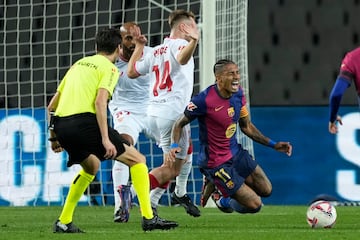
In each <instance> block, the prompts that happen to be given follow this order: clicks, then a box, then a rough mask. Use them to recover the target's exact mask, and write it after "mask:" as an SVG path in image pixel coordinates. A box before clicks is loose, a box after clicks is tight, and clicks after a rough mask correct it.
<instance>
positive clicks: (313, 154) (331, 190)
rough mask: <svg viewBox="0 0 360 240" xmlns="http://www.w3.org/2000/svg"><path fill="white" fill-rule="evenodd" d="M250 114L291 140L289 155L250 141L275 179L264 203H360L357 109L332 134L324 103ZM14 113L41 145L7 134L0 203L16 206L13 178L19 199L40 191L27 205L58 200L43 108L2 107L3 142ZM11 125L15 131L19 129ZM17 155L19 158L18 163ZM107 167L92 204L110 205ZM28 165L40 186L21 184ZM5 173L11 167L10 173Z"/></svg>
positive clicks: (145, 147) (61, 167)
mask: <svg viewBox="0 0 360 240" xmlns="http://www.w3.org/2000/svg"><path fill="white" fill-rule="evenodd" d="M251 113H252V121H253V123H254V124H255V125H256V126H257V127H258V129H260V130H261V131H262V132H263V133H264V134H265V135H266V136H269V137H270V138H272V139H273V140H276V141H289V142H291V144H292V145H293V155H292V156H291V157H288V156H287V155H285V154H283V153H279V152H277V151H274V150H273V149H271V148H269V147H266V146H262V145H260V144H257V143H254V150H255V157H256V158H257V160H258V162H259V164H260V165H261V166H262V168H263V169H264V171H265V172H266V173H267V175H268V177H269V178H270V180H271V182H272V183H273V194H272V196H270V197H269V198H266V199H264V203H265V204H307V203H308V202H309V201H311V200H312V199H313V198H315V197H316V196H317V195H319V194H328V195H331V196H334V197H336V198H338V199H339V200H342V201H360V183H358V182H357V176H358V174H359V166H360V159H359V157H358V156H359V153H360V137H359V129H360V121H359V120H360V115H359V113H358V108H357V107H342V108H341V114H342V115H343V117H344V125H343V126H342V127H341V128H340V132H339V134H337V135H331V134H330V133H329V132H328V129H327V127H328V109H327V107H252V108H251ZM5 114H7V116H8V117H6V115H5ZM14 116H20V117H26V119H28V120H29V121H30V122H34V125H33V126H34V128H35V129H36V128H39V130H38V131H37V132H35V133H34V134H35V136H34V139H35V137H39V138H40V142H39V146H40V147H39V148H35V149H38V150H36V152H30V150H27V151H26V150H24V149H25V148H24V141H25V138H24V133H23V132H22V130H19V131H15V132H14V134H12V135H13V136H10V138H8V139H14V140H13V144H14V149H11V150H10V154H8V155H4V156H3V157H2V159H1V160H0V161H1V162H2V167H3V168H4V166H5V170H4V169H1V172H3V174H2V175H3V176H2V177H3V178H2V180H1V182H0V205H13V204H14V203H12V202H11V200H9V199H8V198H9V197H6V196H5V194H4V193H5V192H7V184H8V182H11V181H9V180H6V181H5V180H4V179H10V180H11V179H14V182H13V184H12V185H13V186H12V188H11V189H14V191H15V190H16V191H17V194H19V195H18V198H20V197H21V194H25V192H26V191H27V190H26V189H25V185H27V186H28V187H29V189H36V192H37V191H38V194H37V195H35V197H34V199H31V200H28V201H27V203H26V204H25V205H58V204H61V203H62V201H63V197H60V198H59V199H58V200H54V199H52V200H49V198H47V200H45V197H44V196H45V195H44V192H45V188H46V187H49V186H48V184H50V188H52V186H51V184H55V183H57V179H56V178H55V179H54V177H52V176H54V175H51V174H49V175H48V172H47V171H49V168H48V167H49V164H55V165H56V166H58V167H57V168H55V170H56V169H58V170H56V171H59V172H66V171H67V169H66V167H65V162H66V156H65V155H64V156H63V158H62V160H61V158H60V160H58V161H56V160H55V161H54V160H53V162H50V161H49V159H48V158H49V156H51V155H49V151H50V150H49V148H47V147H45V146H46V145H45V143H46V139H47V131H46V130H45V129H46V124H45V121H44V116H45V110H44V109H36V110H29V109H28V110H21V111H19V110H15V109H14V110H11V111H8V112H5V111H0V124H1V127H2V129H1V131H0V135H2V136H1V138H2V140H3V141H4V139H5V142H6V136H4V134H6V133H5V131H4V129H6V126H7V125H6V124H18V123H17V121H15V122H12V123H11V122H9V120H10V118H12V117H14ZM354 116H355V117H354ZM19 126H20V125H19ZM192 127H193V132H192V134H193V141H194V161H193V164H194V178H195V179H196V181H195V182H190V183H189V185H188V191H189V193H192V192H195V194H190V196H191V197H192V198H193V199H194V201H195V202H196V203H197V204H199V200H200V195H199V193H200V191H201V185H202V181H201V174H200V172H199V170H198V168H197V167H196V158H197V151H198V144H197V136H198V132H197V131H198V130H197V127H196V123H195V124H193V126H192ZM13 128H15V129H16V128H17V127H13ZM24 131H25V130H24ZM31 139H32V138H30V143H31ZM141 141H142V142H143V143H142V144H141V145H140V151H141V152H143V153H144V154H146V155H148V156H152V157H153V161H154V166H157V165H159V164H161V161H162V155H161V150H160V149H159V148H157V147H156V146H153V149H152V152H150V147H149V142H148V141H147V140H146V139H145V138H144V137H143V136H142V139H141ZM5 144H7V143H5ZM5 144H3V146H5V148H3V150H1V151H2V152H4V149H6V148H8V149H10V148H11V146H10V145H8V146H6V145H5ZM28 144H29V143H28ZM35 147H36V146H35ZM20 159H21V161H19V160H20ZM59 161H60V163H59ZM111 165H112V163H111V161H105V162H103V164H102V172H100V173H99V174H98V176H97V179H98V180H100V181H102V182H103V183H104V184H103V185H102V187H101V189H100V190H99V189H96V184H95V187H94V189H95V190H94V189H93V190H92V192H93V193H94V197H93V199H91V202H92V203H94V204H97V203H98V204H102V203H104V202H105V203H106V204H112V203H113V199H112V184H111V174H110V173H111ZM7 166H10V168H8V169H10V170H6V167H7ZM32 166H35V167H36V168H35V169H38V170H37V171H34V172H35V174H38V175H39V176H32V175H31V174H30V173H29V175H28V176H31V178H28V179H32V178H33V179H40V185H41V186H40V187H32V186H31V182H32V180H27V182H28V183H24V181H25V180H24V179H26V178H25V177H24V175H23V174H24V172H26V171H27V170H26V168H28V169H29V167H32ZM150 168H151V166H150ZM9 171H13V173H12V172H9ZM48 176H49V177H48ZM56 176H57V175H56ZM49 178H52V179H51V181H49ZM63 178H66V180H65V181H64V180H62V182H61V183H59V185H60V189H63V190H62V191H63V193H64V195H65V194H66V192H67V182H70V179H69V178H68V175H67V176H64V177H63ZM10 185H11V183H10ZM22 187H24V188H23V189H24V190H23V191H20V190H21V188H22ZM57 187H58V186H57ZM98 187H100V186H98ZM194 188H195V189H194ZM19 189H20V190H19ZM32 191H34V190H32ZM99 191H100V192H99ZM100 193H103V194H105V195H106V197H105V199H104V198H103V197H101V195H99V194H100ZM31 196H32V195H31ZM28 199H29V197H28ZM168 200H169V198H168V197H167V196H164V197H163V199H162V203H163V204H167V203H168ZM85 203H86V202H85ZM18 204H19V203H18ZM20 204H21V203H20Z"/></svg>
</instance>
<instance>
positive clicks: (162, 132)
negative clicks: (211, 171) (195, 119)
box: [149, 117, 191, 159]
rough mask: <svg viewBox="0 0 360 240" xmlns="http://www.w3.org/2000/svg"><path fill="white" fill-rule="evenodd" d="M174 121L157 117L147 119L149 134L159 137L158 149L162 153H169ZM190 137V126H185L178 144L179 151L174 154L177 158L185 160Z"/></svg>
mask: <svg viewBox="0 0 360 240" xmlns="http://www.w3.org/2000/svg"><path fill="white" fill-rule="evenodd" d="M174 123H175V120H169V119H165V118H159V117H149V128H150V132H153V133H155V134H156V135H157V136H160V137H159V147H161V148H162V150H163V152H164V153H168V152H169V151H170V144H171V130H172V126H173V124H174ZM190 137H191V133H190V124H187V125H186V126H185V127H184V128H183V131H182V133H181V138H180V141H179V142H178V144H179V147H180V148H181V151H180V152H179V153H178V154H176V157H177V158H180V159H185V158H186V155H187V151H188V148H189V139H190Z"/></svg>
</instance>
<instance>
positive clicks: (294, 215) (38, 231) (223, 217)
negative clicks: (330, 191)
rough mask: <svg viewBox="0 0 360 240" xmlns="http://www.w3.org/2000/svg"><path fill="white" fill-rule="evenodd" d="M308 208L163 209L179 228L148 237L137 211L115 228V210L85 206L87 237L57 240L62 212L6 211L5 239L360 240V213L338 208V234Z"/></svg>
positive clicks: (0, 213) (81, 216) (80, 215)
mask: <svg viewBox="0 0 360 240" xmlns="http://www.w3.org/2000/svg"><path fill="white" fill-rule="evenodd" d="M306 209H307V206H270V205H268V206H266V205H265V206H264V207H263V208H262V210H261V212H260V213H257V214H252V215H251V214H246V215H243V214H237V213H231V214H226V213H222V212H220V211H219V210H218V209H217V208H201V217H198V218H194V217H191V216H189V215H187V214H186V213H185V211H184V209H183V208H182V207H159V209H158V212H159V215H160V216H161V217H163V218H168V219H169V220H174V221H177V222H178V223H179V227H178V228H175V229H172V230H168V231H161V230H154V231H152V232H143V231H142V229H141V226H140V214H139V208H138V207H134V208H132V209H131V216H130V220H129V222H128V223H114V222H113V219H112V214H113V207H112V206H106V207H99V206H79V207H77V209H76V211H75V216H74V223H75V224H76V225H77V226H78V227H80V228H81V229H82V230H84V231H86V233H85V234H55V233H52V224H53V223H54V221H55V220H56V218H57V217H58V215H59V213H60V211H61V207H54V206H51V207H0V239H6V240H9V239H18V240H20V239H21V240H23V239H36V240H37V239H46V240H47V239H84V240H85V239H86V240H92V239H94V240H99V239H110V240H115V239H136V240H137V239H144V240H147V239H149V240H162V239H176V240H184V239H195V240H202V239H204V240H207V239H216V240H229V239H246V240H250V239H257V240H259V239H261V240H264V239H276V240H278V239H291V240H302V239H304V240H305V239H306V240H309V239H316V240H319V239H326V240H329V239H359V238H360V207H350V206H338V207H336V210H337V213H338V218H337V221H336V224H335V226H334V228H332V229H311V228H310V227H309V226H308V224H307V223H306V217H305V215H306Z"/></svg>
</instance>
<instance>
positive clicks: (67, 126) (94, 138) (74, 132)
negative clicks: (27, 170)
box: [54, 113, 129, 167]
mask: <svg viewBox="0 0 360 240" xmlns="http://www.w3.org/2000/svg"><path fill="white" fill-rule="evenodd" d="M54 131H55V133H56V137H57V139H58V141H59V143H60V144H61V146H62V147H63V148H64V149H65V150H66V152H67V153H68V154H69V161H68V163H67V166H68V167H70V166H71V165H73V164H79V163H81V162H82V161H83V160H85V159H86V158H87V157H88V156H89V155H90V154H94V155H96V156H97V157H98V158H99V159H100V160H101V161H102V160H105V159H104V155H105V148H104V146H103V144H102V140H101V134H100V129H99V125H98V123H97V120H96V115H95V114H93V113H81V114H75V115H71V116H68V117H55V121H54ZM109 138H110V141H111V142H112V143H113V144H114V145H115V147H116V150H117V155H118V156H119V155H121V154H122V153H124V152H125V147H124V145H123V144H124V143H125V144H127V145H129V143H128V142H127V141H126V140H125V139H124V138H122V137H121V136H120V134H119V133H118V132H117V131H116V130H115V129H113V128H111V127H109Z"/></svg>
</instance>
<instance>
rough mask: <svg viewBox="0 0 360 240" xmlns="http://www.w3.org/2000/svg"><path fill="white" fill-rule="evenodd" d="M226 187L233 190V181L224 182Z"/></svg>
mask: <svg viewBox="0 0 360 240" xmlns="http://www.w3.org/2000/svg"><path fill="white" fill-rule="evenodd" d="M226 186H227V188H228V189H233V188H234V186H235V184H234V182H233V181H231V180H229V181H227V182H226Z"/></svg>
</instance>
